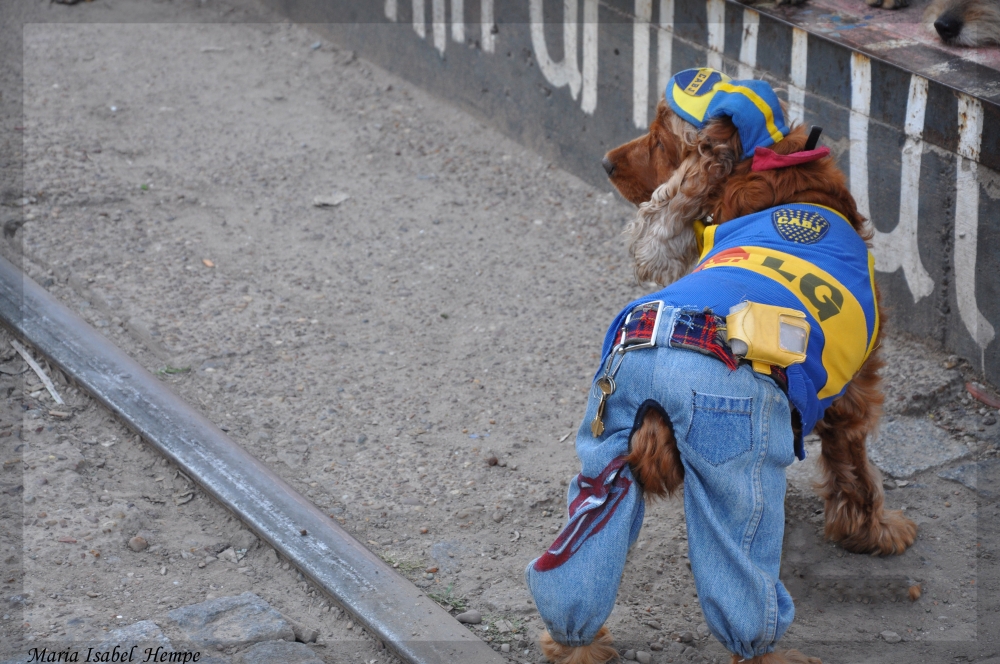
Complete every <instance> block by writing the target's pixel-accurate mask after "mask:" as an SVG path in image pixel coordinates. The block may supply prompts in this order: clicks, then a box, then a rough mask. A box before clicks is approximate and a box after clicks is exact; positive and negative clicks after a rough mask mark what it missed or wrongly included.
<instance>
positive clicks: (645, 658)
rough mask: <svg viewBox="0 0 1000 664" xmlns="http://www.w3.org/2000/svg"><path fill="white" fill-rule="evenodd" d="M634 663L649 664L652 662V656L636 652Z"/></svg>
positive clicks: (640, 651)
mask: <svg viewBox="0 0 1000 664" xmlns="http://www.w3.org/2000/svg"><path fill="white" fill-rule="evenodd" d="M635 661H637V662H639V664H649V663H650V662H652V661H653V656H652V655H651V654H649V653H648V652H645V651H643V650H636V651H635Z"/></svg>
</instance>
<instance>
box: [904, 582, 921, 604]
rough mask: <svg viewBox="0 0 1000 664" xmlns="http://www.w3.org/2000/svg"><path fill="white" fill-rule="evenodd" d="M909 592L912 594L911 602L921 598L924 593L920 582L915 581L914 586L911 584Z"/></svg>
mask: <svg viewBox="0 0 1000 664" xmlns="http://www.w3.org/2000/svg"><path fill="white" fill-rule="evenodd" d="M907 594H908V595H909V596H910V601H911V602H916V601H917V600H918V599H920V596H921V595H922V594H923V590H922V589H921V587H920V584H919V583H915V584H913V585H912V586H910V590H909V592H908V593H907Z"/></svg>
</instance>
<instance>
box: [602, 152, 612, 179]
mask: <svg viewBox="0 0 1000 664" xmlns="http://www.w3.org/2000/svg"><path fill="white" fill-rule="evenodd" d="M601 166H603V167H604V171H605V172H606V173H607V174H608V177H611V176H612V175H613V174H614V172H615V162H613V161H611V160H610V159H608V156H607V155H604V159H601Z"/></svg>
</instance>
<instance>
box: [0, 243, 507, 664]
mask: <svg viewBox="0 0 1000 664" xmlns="http://www.w3.org/2000/svg"><path fill="white" fill-rule="evenodd" d="M0 322H2V323H3V324H4V325H5V326H7V327H8V328H9V329H10V330H11V331H13V333H14V334H16V335H17V336H18V337H20V338H21V339H22V340H24V341H25V342H27V343H29V344H31V345H32V346H34V347H35V348H36V349H37V350H38V351H39V352H40V353H42V354H43V355H45V356H46V357H47V358H48V359H49V361H50V362H52V363H53V364H55V365H57V366H58V367H59V368H60V369H62V370H63V371H64V372H66V374H67V375H69V376H71V377H72V378H73V380H75V381H76V382H77V384H79V385H80V386H81V387H83V388H84V389H86V390H87V391H88V392H89V393H90V394H91V395H92V396H93V397H94V398H95V399H97V400H98V401H99V402H101V403H102V404H104V406H106V407H107V408H108V409H109V410H111V411H112V412H114V413H115V414H116V415H117V416H118V417H120V418H121V419H122V420H123V421H124V422H125V423H126V424H128V426H129V427H130V428H132V429H133V430H134V431H135V432H136V433H138V434H139V435H141V436H142V438H143V439H145V440H146V441H147V442H148V443H149V444H150V445H152V446H153V447H154V448H156V449H157V450H158V451H160V452H161V453H162V454H164V455H165V456H166V457H167V458H169V459H170V460H171V461H173V462H174V463H175V464H177V465H178V467H180V468H181V469H182V470H183V471H184V472H185V473H186V474H187V475H188V476H190V477H191V479H193V480H194V481H195V482H197V484H198V485H199V486H200V487H201V488H202V489H203V490H204V491H205V492H206V493H208V494H209V495H210V496H212V497H213V498H215V499H216V500H217V501H219V502H220V503H222V504H223V505H224V506H225V507H227V508H228V509H229V510H231V511H232V512H233V513H234V514H236V516H238V517H239V518H240V520H242V521H243V523H245V524H246V525H247V527H249V528H250V529H251V530H253V531H254V533H256V534H257V536H258V537H260V538H261V539H262V540H264V541H265V542H267V543H268V544H270V545H271V546H272V547H274V548H275V549H276V550H277V551H278V552H279V553H280V554H281V555H283V556H285V557H286V558H287V559H288V560H289V561H290V562H292V564H294V565H295V566H296V567H297V568H298V569H299V570H300V571H301V572H302V574H303V575H305V576H306V577H308V578H309V579H310V580H311V581H312V582H313V583H314V584H316V585H317V586H318V587H320V588H322V589H323V590H324V591H325V592H326V593H328V594H329V595H330V596H331V597H332V598H333V599H334V600H335V601H337V602H338V603H339V604H340V605H342V606H343V607H344V608H345V609H346V610H347V611H348V612H349V613H350V614H352V616H353V617H354V618H355V620H357V621H358V622H359V623H360V624H362V625H364V626H365V627H366V628H367V629H369V630H371V631H372V632H373V633H374V634H375V635H377V637H378V638H379V639H381V640H382V641H383V642H384V643H385V644H386V646H387V647H389V648H390V649H392V650H393V651H394V652H395V653H396V654H397V655H398V656H399V657H400V658H402V659H403V661H405V662H412V663H413V664H438V663H440V662H471V663H476V664H478V663H480V662H482V663H483V664H490V663H492V662H497V663H499V662H503V661H506V660H505V659H504V658H502V657H501V656H500V655H499V654H498V653H496V652H494V651H493V649H492V648H490V647H489V645H487V644H486V643H485V642H483V641H481V640H480V639H478V638H476V637H475V636H473V635H472V634H470V633H469V631H468V630H467V629H466V628H465V627H463V626H462V625H461V624H460V623H459V622H458V621H456V620H455V619H454V618H453V617H452V616H451V615H449V614H448V613H447V612H445V611H444V609H442V608H441V607H439V606H438V605H437V603H436V602H434V601H433V600H432V599H430V598H429V597H427V596H426V595H425V594H424V593H423V592H421V591H420V590H419V589H418V588H417V587H416V586H414V585H413V584H411V583H410V582H409V581H407V580H406V579H404V578H402V577H401V576H399V575H398V574H397V573H396V572H395V571H394V570H393V569H392V568H391V567H389V566H388V565H387V564H386V563H385V562H383V561H382V560H381V559H380V558H379V557H378V556H376V555H375V554H373V553H372V552H371V551H369V550H368V549H367V548H366V547H365V546H363V545H362V544H361V543H360V542H358V541H357V540H356V539H354V538H353V537H352V536H351V535H350V534H349V533H348V532H347V531H345V530H344V529H343V528H341V527H340V526H339V525H338V524H337V523H335V522H334V521H333V520H332V519H330V518H328V517H327V516H326V515H325V514H323V513H322V512H321V511H320V510H319V509H318V508H316V506H314V505H313V504H312V503H311V502H310V501H309V500H307V499H306V498H305V497H303V496H302V495H301V494H299V493H298V492H297V491H295V489H293V488H292V487H291V486H289V485H288V484H287V483H286V482H285V481H284V480H282V479H281V478H280V477H278V475H276V474H275V473H274V472H273V471H272V470H271V469H269V468H268V467H267V466H265V465H264V464H263V463H261V462H260V461H258V460H257V459H256V458H254V457H253V456H251V455H250V454H249V453H247V452H246V451H245V450H244V449H243V448H242V447H240V446H239V445H238V444H237V443H235V442H234V441H233V440H232V439H230V438H229V437H228V436H227V435H226V434H225V433H223V431H222V430H221V429H219V428H218V427H216V426H215V425H214V424H213V423H212V422H211V421H209V420H208V419H207V418H205V417H204V416H202V415H201V414H199V413H198V412H197V411H195V410H194V409H193V408H191V406H189V405H188V404H187V403H186V402H184V401H183V400H182V399H181V398H180V397H178V396H177V395H176V394H174V393H173V392H172V391H170V390H169V389H168V388H167V387H166V386H165V385H164V384H163V383H162V382H160V380H158V379H157V378H156V377H155V376H153V375H152V374H151V373H150V372H149V371H147V370H146V369H145V368H143V367H142V366H141V365H140V364H139V363H138V362H136V361H135V360H133V359H132V358H131V357H129V356H128V355H127V354H125V353H124V352H123V351H122V350H121V349H119V348H118V347H117V346H115V345H114V344H113V343H111V342H110V341H109V340H108V339H106V338H105V337H104V336H102V335H101V334H100V333H98V332H97V331H96V330H94V329H93V328H92V327H91V326H90V325H88V324H87V323H86V322H85V321H84V320H83V319H81V318H80V317H79V316H77V315H76V314H75V313H73V312H72V311H70V309H69V308H67V307H66V306H65V305H63V304H62V303H61V302H59V301H58V300H56V299H55V298H54V297H53V296H52V295H50V294H49V293H48V292H47V291H46V290H44V289H43V288H42V287H41V286H39V285H38V284H36V283H35V282H34V281H32V280H31V279H30V278H28V277H27V276H26V275H24V274H23V273H22V272H21V271H20V270H19V269H18V268H17V267H16V266H15V265H14V264H12V263H11V262H10V261H9V260H7V259H6V258H4V257H0ZM303 532H305V533H306V534H305V535H303V534H302V533H303Z"/></svg>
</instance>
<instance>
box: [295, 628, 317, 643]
mask: <svg viewBox="0 0 1000 664" xmlns="http://www.w3.org/2000/svg"><path fill="white" fill-rule="evenodd" d="M292 631H293V632H295V640H296V641H298V642H299V643H316V639H318V638H319V630H316V629H313V628H312V627H302V626H301V625H292Z"/></svg>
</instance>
